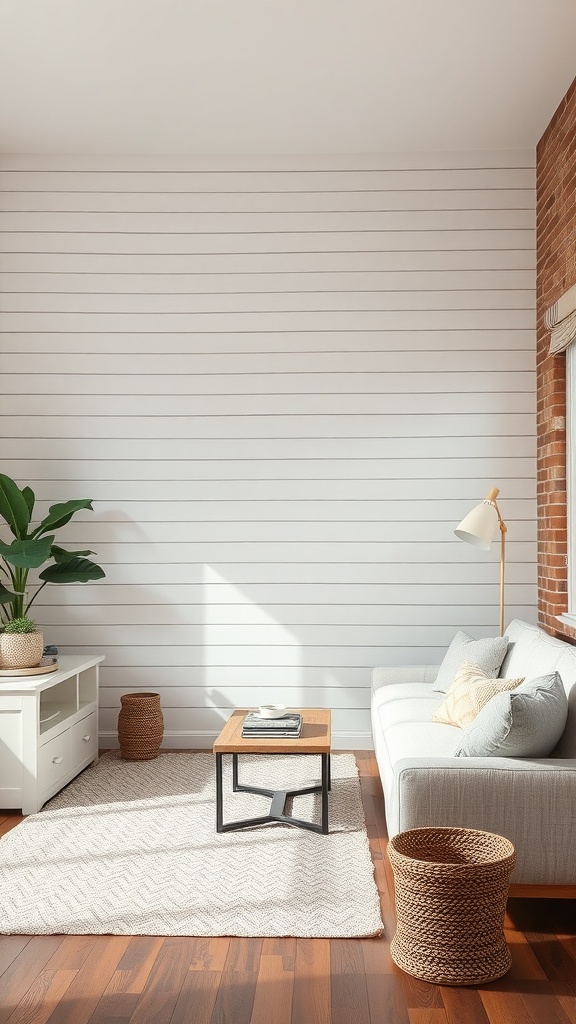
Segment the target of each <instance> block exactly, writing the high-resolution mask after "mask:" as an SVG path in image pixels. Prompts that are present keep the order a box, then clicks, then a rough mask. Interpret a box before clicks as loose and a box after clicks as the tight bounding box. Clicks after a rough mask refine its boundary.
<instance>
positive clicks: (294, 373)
mask: <svg viewBox="0 0 576 1024" xmlns="http://www.w3.org/2000/svg"><path fill="white" fill-rule="evenodd" d="M0 166H1V167H2V168H3V171H2V174H1V180H0V187H1V188H2V194H1V199H2V210H3V212H2V215H1V228H2V237H1V249H2V255H1V270H2V282H1V283H2V289H3V294H2V296H1V303H2V306H1V308H2V314H1V319H2V328H3V339H2V378H1V379H2V400H1V408H0V414H1V417H2V420H1V422H2V431H1V433H2V441H1V445H2V451H1V458H2V462H1V464H2V467H3V469H4V471H5V472H8V473H9V474H11V475H13V476H14V477H15V478H16V479H18V480H19V482H20V483H30V484H31V486H32V487H33V488H34V489H35V490H36V492H37V494H38V498H39V500H40V508H41V510H42V511H43V512H44V511H45V510H46V508H47V506H48V504H49V503H51V502H54V501H60V500H65V499H67V498H72V497H92V498H93V499H94V507H95V514H94V515H90V514H89V513H85V514H82V515H81V516H80V517H79V518H78V520H77V521H75V522H74V523H71V524H70V525H69V526H68V527H66V529H65V531H63V532H62V534H61V541H62V543H65V542H67V543H68V544H70V545H72V546H76V547H78V546H81V547H84V546H87V547H90V548H93V549H94V550H95V551H96V552H97V554H96V559H97V561H99V562H100V563H101V564H102V565H103V567H104V568H105V570H106V573H107V577H106V580H105V581H102V583H99V584H93V585H89V586H86V587H64V588H56V587H52V588H50V590H49V591H48V589H46V590H45V591H44V592H43V599H42V604H41V605H38V606H37V612H36V614H37V618H38V621H39V622H40V623H41V625H42V626H43V628H44V632H45V634H46V641H47V642H53V643H57V644H58V645H59V646H60V647H61V648H65V649H68V650H82V651H84V650H91V651H92V650H93V651H101V652H103V653H105V655H106V661H105V663H104V666H103V668H102V676H101V679H102V693H101V707H102V715H101V723H102V729H103V736H102V742H103V745H114V744H115V740H116V719H117V713H118V709H119V704H120V695H121V693H123V692H126V691H129V690H134V689H146V688H150V689H155V690H159V691H160V693H161V695H162V704H163V709H164V717H165V726H166V738H165V742H166V744H167V745H170V746H178V745H181V746H201V745H208V744H209V743H210V742H211V740H212V738H213V737H214V735H215V733H216V732H217V730H218V729H219V727H220V725H221V723H222V721H223V719H224V718H226V717H227V715H228V714H229V711H230V708H232V707H234V706H252V705H257V704H259V703H261V702H263V701H274V702H279V703H280V702H281V703H286V704H288V705H295V706H301V705H308V706H328V707H331V708H333V709H334V715H333V724H334V730H335V734H336V736H335V743H336V745H344V746H348V745H351V746H362V745H369V742H370V740H369V714H368V707H369V685H370V670H371V667H372V666H373V665H377V664H399V663H408V662H412V663H413V662H422V661H423V662H438V661H440V660H441V657H442V654H443V652H444V649H445V647H446V645H447V644H448V643H449V641H450V640H451V639H452V637H453V635H454V633H455V631H456V630H457V629H459V628H466V629H468V630H469V631H470V632H471V633H472V634H473V635H475V636H481V635H484V634H486V633H491V634H495V633H497V631H498V607H497V604H498V565H497V563H498V557H499V550H498V545H497V546H496V549H495V550H494V551H493V552H492V553H491V554H490V555H485V554H482V553H480V552H477V551H475V550H474V549H472V548H471V547H469V546H467V545H465V544H462V543H460V542H459V541H457V540H456V538H455V537H454V535H453V529H454V526H455V525H456V524H457V523H458V521H459V520H460V518H461V517H462V516H463V515H464V514H465V513H466V512H467V511H468V510H469V508H470V507H472V505H474V504H476V503H477V502H478V501H480V500H481V499H482V498H483V497H484V496H485V494H486V493H487V491H488V490H489V489H490V488H491V487H492V486H493V485H496V486H499V487H500V489H501V496H500V500H501V507H502V512H503V515H504V517H505V519H506V520H507V522H508V526H509V533H508V543H507V550H508V586H507V618H508V619H510V618H511V617H513V616H516V615H518V616H521V617H523V618H528V619H530V620H532V621H535V617H536V611H535V605H536V592H535V585H536V558H535V462H534V457H535V437H534V434H535V396H534V385H535V374H534V370H535V367H534V348H535V339H534V305H535V293H534V287H535V278H534V266H535V239H534V156H533V154H528V153H518V152H514V153H496V154H494V153H489V154H473V153H468V154H461V155H459V156H454V155H452V156H430V155H427V156H423V157H416V156H410V157H395V158H391V157H387V158H366V159H360V158H358V159H357V160H353V161H350V160H348V161H347V162H345V161H338V160H329V159H324V160H319V159H318V160H315V161H312V160H307V161H305V160H301V161H294V160H292V161H276V162H272V161H267V162H264V161H262V160H253V161H243V162H236V164H234V165H232V164H228V165H225V164H224V163H223V162H219V163H218V162H215V161H202V162H201V161H196V162H195V163H192V162H191V161H182V160H174V161H165V162H164V163H162V164H160V163H159V162H156V163H150V162H147V163H145V162H144V161H142V162H140V163H139V164H136V163H134V162H131V163H127V162H126V161H125V160H120V159H119V160H117V161H112V160H110V161H106V162H100V163H99V164H98V165H97V164H96V162H95V161H92V162H91V163H87V162H86V161H84V162H82V161H78V160H76V161H73V160H72V159H69V160H64V159H61V160H56V159H54V160H48V159H45V160H44V161H39V160H35V161H34V160H32V159H31V158H17V157H10V158H8V157H5V158H3V160H2V161H1V163H0Z"/></svg>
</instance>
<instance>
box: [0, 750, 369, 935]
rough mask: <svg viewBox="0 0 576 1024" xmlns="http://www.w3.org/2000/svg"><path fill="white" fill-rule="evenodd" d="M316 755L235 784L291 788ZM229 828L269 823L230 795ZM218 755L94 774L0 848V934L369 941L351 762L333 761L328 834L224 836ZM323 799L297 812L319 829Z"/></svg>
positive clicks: (311, 775) (257, 799)
mask: <svg viewBox="0 0 576 1024" xmlns="http://www.w3.org/2000/svg"><path fill="white" fill-rule="evenodd" d="M319 760H320V759H319V758H314V757H306V756H304V757H303V756H301V755H298V756H293V757H286V756H281V755H273V756H271V757H269V756H264V755H261V756H258V757H251V758H249V757H248V758H242V757H241V758H240V782H241V783H242V782H246V783H251V784H252V785H256V786H258V785H260V786H264V787H266V788H271V789H273V788H297V787H298V786H300V785H302V786H303V785H306V783H311V782H314V781H317V777H318V776H317V773H318V772H319V770H320V766H319ZM230 761H231V758H228V757H226V758H225V759H224V762H225V773H224V820H225V821H229V820H233V819H240V818H246V817H252V816H255V815H258V814H261V813H267V810H268V806H269V801H268V800H267V799H266V798H263V797H261V796H257V795H253V794H248V793H232V791H231V790H232V785H231V765H230ZM215 800H216V797H215V772H214V757H213V755H212V754H210V753H206V754H204V753H202V754H190V753H176V754H172V753H167V754H161V755H160V756H159V757H158V758H157V759H156V760H153V761H138V762H134V761H132V762H131V761H122V760H121V758H120V756H119V755H118V754H117V753H115V752H113V753H107V754H104V756H103V757H102V758H101V760H100V761H99V763H98V764H97V765H94V766H92V767H91V768H87V769H86V770H85V771H84V772H83V773H82V774H81V775H80V776H79V777H78V778H77V779H75V780H74V781H73V782H71V783H70V785H69V786H67V788H66V789H65V790H63V792H62V793H59V794H58V795H57V796H56V797H54V799H53V800H51V801H50V802H49V803H48V804H47V805H46V806H45V808H44V809H43V810H42V811H40V812H39V813H38V814H33V815H31V816H30V817H28V818H26V819H25V820H24V821H23V822H22V823H21V824H20V825H17V826H16V828H14V829H13V830H12V831H11V832H8V833H7V835H5V836H4V838H3V839H2V840H1V841H0V932H2V933H17V932H18V933H24V934H53V933H64V934H74V935H83V934H113V935H261V936H272V935H295V936H310V937H323V936H344V937H346V936H362V935H374V934H377V933H378V932H379V931H381V929H382V921H381V917H380V908H379V900H378V893H377V889H376V885H375V882H374V876H373V869H372V863H371V859H370V852H369V847H368V837H367V834H366V829H365V823H364V815H363V810H362V802H361V796H360V784H359V780H358V772H357V768H356V763H355V760H354V757H353V755H352V754H336V755H333V757H332V792H331V794H330V834H329V835H326V836H324V835H319V834H317V833H314V832H308V831H304V830H303V829H299V828H294V827H292V826H289V825H284V824H269V825H264V826H259V827H253V828H249V829H246V830H243V831H239V832H228V833H221V834H220V835H219V834H218V833H217V832H216V825H215ZM319 800H320V795H319V794H309V795H307V796H301V797H296V798H295V799H294V801H293V809H292V813H293V814H294V815H295V816H298V817H300V818H304V819H311V820H316V821H319V814H320V806H319Z"/></svg>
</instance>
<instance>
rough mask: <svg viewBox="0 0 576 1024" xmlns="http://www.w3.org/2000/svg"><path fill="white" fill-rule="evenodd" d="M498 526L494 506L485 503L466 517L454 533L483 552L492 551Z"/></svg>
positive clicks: (490, 503) (477, 506)
mask: <svg viewBox="0 0 576 1024" xmlns="http://www.w3.org/2000/svg"><path fill="white" fill-rule="evenodd" d="M497 526H498V513H497V512H496V509H495V507H494V505H493V504H492V502H491V501H483V502H482V504H481V505H476V508H473V509H472V511H471V512H469V513H468V515H467V516H465V517H464V519H463V520H462V522H461V523H460V525H459V526H457V527H456V529H455V530H454V533H455V534H456V536H457V537H459V539H460V540H465V541H466V543H467V544H472V546H473V547H475V548H480V550H481V551H490V548H491V547H492V541H493V540H494V534H495V532H496V527H497Z"/></svg>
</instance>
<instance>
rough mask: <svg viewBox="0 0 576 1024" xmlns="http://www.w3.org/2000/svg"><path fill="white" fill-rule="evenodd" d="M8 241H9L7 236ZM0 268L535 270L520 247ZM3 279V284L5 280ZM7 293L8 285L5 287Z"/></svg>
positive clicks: (60, 257)
mask: <svg viewBox="0 0 576 1024" xmlns="http://www.w3.org/2000/svg"><path fill="white" fill-rule="evenodd" d="M13 237H14V236H13ZM0 267H1V268H2V270H3V271H4V273H6V274H10V275H11V274H14V273H18V272H22V273H38V274H42V275H43V276H47V275H51V274H58V273H60V274H67V275H68V274H69V275H72V276H74V275H80V274H102V275H105V276H106V278H107V279H108V280H110V279H114V278H116V276H117V275H118V276H119V277H120V280H122V278H123V277H124V276H130V275H133V274H139V273H140V274H153V275H154V276H162V275H170V274H177V275H184V276H186V275H207V274H241V275H245V274H267V275H274V274H282V273H285V274H288V273H292V274H294V273H295V274H299V275H301V276H305V275H308V274H316V273H340V274H342V273H350V274H352V273H354V274H364V273H374V272H381V273H383V272H387V273H389V274H401V273H406V272H408V273H413V272H423V271H432V272H436V273H437V272H446V271H453V272H456V273H462V272H466V271H472V272H475V271H476V272H479V273H480V272H489V273H491V272H494V271H498V270H504V271H509V270H512V271H518V270H530V271H532V273H535V271H536V253H535V249H533V248H531V247H526V246H525V245H522V246H520V247H519V248H516V247H514V246H510V248H507V249H485V248H479V247H478V246H475V247H471V248H470V249H461V248H460V249H456V250H452V249H443V248H434V249H422V248H420V249H403V250H397V249H396V250H394V249H391V250H390V251H386V250H381V249H380V250H378V249H374V250H372V251H370V252H362V250H360V251H344V252H342V251H335V252H330V251H326V250H322V251H321V252H318V251H315V252H308V253H307V252H285V251H282V250H281V249H278V250H277V251H274V252H265V253H257V252H256V253H247V252H241V253H234V252H232V253H219V252H215V253H190V252H186V253H170V252H162V253H160V252H157V251H156V252H145V253H132V254H130V255H127V254H125V253H122V252H114V253H112V252H106V253H101V252H100V253H98V252H91V251H89V250H87V251H86V252H74V253H70V252H66V251H59V252H52V251H50V250H49V249H46V250H45V251H37V250H35V249H34V248H32V247H29V248H28V249H22V250H21V251H18V250H14V249H9V248H8V249H7V250H6V251H4V252H2V253H0ZM8 280H9V279H8ZM6 288H8V283H7V284H6Z"/></svg>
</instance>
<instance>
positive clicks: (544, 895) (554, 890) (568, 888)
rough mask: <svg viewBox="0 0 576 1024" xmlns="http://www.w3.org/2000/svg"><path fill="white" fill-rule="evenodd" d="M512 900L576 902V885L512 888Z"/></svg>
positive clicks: (510, 894) (515, 886) (521, 884)
mask: <svg viewBox="0 0 576 1024" xmlns="http://www.w3.org/2000/svg"><path fill="white" fill-rule="evenodd" d="M508 895H509V897H510V898H511V899H515V898H518V899H539V900H576V885H524V884H523V883H522V882H517V883H515V884H512V885H511V886H510V892H509V894H508Z"/></svg>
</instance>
